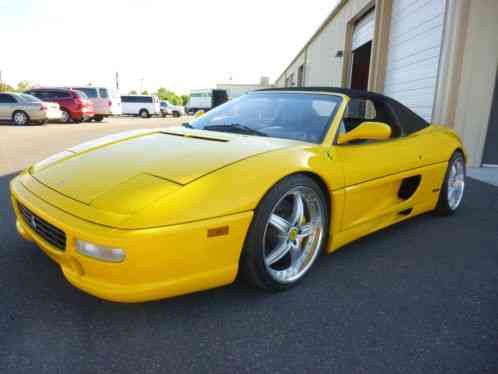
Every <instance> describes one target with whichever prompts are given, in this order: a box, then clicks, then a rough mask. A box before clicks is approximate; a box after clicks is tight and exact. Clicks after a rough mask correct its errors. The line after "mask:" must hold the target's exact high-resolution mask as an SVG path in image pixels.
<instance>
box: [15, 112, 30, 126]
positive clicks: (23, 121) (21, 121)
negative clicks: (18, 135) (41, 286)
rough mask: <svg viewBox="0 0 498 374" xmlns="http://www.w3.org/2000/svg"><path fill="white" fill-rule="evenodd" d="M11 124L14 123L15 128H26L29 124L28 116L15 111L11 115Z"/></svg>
mask: <svg viewBox="0 0 498 374" xmlns="http://www.w3.org/2000/svg"><path fill="white" fill-rule="evenodd" d="M12 122H14V125H16V126H26V125H27V124H28V123H29V116H28V114H27V113H26V112H23V111H22V110H18V111H15V112H14V113H13V114H12Z"/></svg>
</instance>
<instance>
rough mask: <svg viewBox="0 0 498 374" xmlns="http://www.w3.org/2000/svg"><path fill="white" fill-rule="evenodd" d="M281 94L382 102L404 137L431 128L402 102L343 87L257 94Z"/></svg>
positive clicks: (301, 88)
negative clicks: (309, 93)
mask: <svg viewBox="0 0 498 374" xmlns="http://www.w3.org/2000/svg"><path fill="white" fill-rule="evenodd" d="M272 91H273V92H279V91H290V92H292V91H295V92H316V93H320V92H327V93H337V94H342V95H346V96H349V97H350V98H351V99H368V100H372V101H373V102H374V103H375V102H380V103H383V104H385V105H386V106H388V107H389V109H391V112H392V114H393V115H394V119H395V121H396V122H398V126H399V127H400V128H401V129H403V133H404V135H408V134H411V133H414V132H416V131H420V130H422V129H424V128H426V127H427V126H430V123H428V122H427V121H426V120H424V119H423V118H422V117H420V116H419V115H418V114H416V113H414V112H413V111H412V110H410V109H408V108H407V107H406V106H404V105H403V104H401V103H400V102H398V101H396V100H394V99H392V98H390V97H387V96H384V95H382V94H379V93H376V92H370V91H362V90H353V89H349V88H341V87H287V88H266V89H263V90H258V91H256V92H272Z"/></svg>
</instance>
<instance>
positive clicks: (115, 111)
mask: <svg viewBox="0 0 498 374" xmlns="http://www.w3.org/2000/svg"><path fill="white" fill-rule="evenodd" d="M68 88H72V89H73V90H77V91H81V92H84V93H85V95H86V96H88V100H90V101H91V102H92V104H93V109H94V111H95V116H94V117H93V118H92V119H93V120H94V121H96V122H101V121H102V120H103V119H104V118H107V117H110V116H118V115H121V114H122V109H121V97H120V96H119V94H118V93H116V92H115V91H114V90H110V89H107V88H105V87H88V86H87V87H84V86H72V87H68Z"/></svg>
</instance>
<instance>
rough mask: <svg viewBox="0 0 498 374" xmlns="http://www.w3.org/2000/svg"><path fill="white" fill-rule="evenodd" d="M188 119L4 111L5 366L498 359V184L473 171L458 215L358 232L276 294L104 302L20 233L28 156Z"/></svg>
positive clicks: (0, 136) (384, 365)
mask: <svg viewBox="0 0 498 374" xmlns="http://www.w3.org/2000/svg"><path fill="white" fill-rule="evenodd" d="M184 120H185V119H180V120H177V119H149V120H142V119H116V120H112V121H111V122H109V123H105V124H104V123H102V124H81V125H75V126H72V125H48V126H46V127H36V128H35V127H34V128H17V127H13V126H2V125H0V293H1V294H0V372H2V373H16V372H20V373H25V372H34V373H66V372H70V373H72V374H76V373H101V372H102V373H109V372H116V373H128V372H129V373H152V372H161V373H175V372H178V373H183V372H202V373H207V372H231V373H234V372H253V371H258V372H282V373H298V372H329V373H424V374H427V373H498V188H497V187H494V186H491V185H489V184H485V183H482V182H478V181H476V180H472V179H468V181H467V183H468V184H467V191H466V196H465V200H464V203H463V205H462V207H461V209H460V210H459V212H458V213H457V214H456V215H455V216H452V217H448V218H440V217H433V216H432V215H430V214H427V215H423V216H420V217H417V218H415V219H413V220H411V221H407V222H404V223H401V224H399V225H397V226H395V227H392V228H388V229H386V230H383V231H381V232H378V233H376V234H373V235H371V236H369V237H367V238H363V239H361V240H358V241H357V242H355V243H353V244H350V245H348V246H346V247H345V248H343V249H342V250H340V251H338V252H336V253H334V254H332V255H330V256H326V257H323V258H322V259H321V261H319V263H318V264H317V266H316V267H315V268H314V269H313V271H312V273H311V274H310V275H309V276H308V277H307V278H306V279H305V280H304V282H303V283H301V284H300V285H299V286H298V287H297V288H294V289H291V290H289V291H287V292H284V293H278V294H268V293H264V292H261V291H259V290H254V289H252V288H250V287H248V286H246V285H245V284H243V283H242V282H236V283H235V284H233V285H230V286H227V287H223V288H219V289H215V290H210V291H206V292H201V293H197V294H192V295H187V296H182V297H177V298H173V299H167V300H162V301H157V302H150V303H144V304H129V305H128V304H116V303H110V302H105V301H101V300H98V299H96V298H94V297H92V296H89V295H86V294H84V293H82V292H81V291H79V290H77V289H76V288H74V287H72V286H71V285H69V284H68V283H67V282H66V281H65V280H64V278H63V276H62V274H61V272H60V271H59V269H58V268H57V267H56V265H55V264H54V263H52V262H51V261H50V260H49V259H48V257H46V256H45V255H44V254H42V253H41V251H39V250H38V249H37V248H36V247H35V246H34V245H33V244H32V243H28V242H25V241H23V240H21V239H20V238H19V237H18V235H17V234H16V232H15V221H14V215H13V212H12V210H11V207H10V200H9V199H10V197H9V193H8V183H9V180H10V179H11V178H12V177H13V176H14V175H15V173H16V172H17V171H18V170H20V169H21V168H23V167H25V166H27V165H29V164H30V163H32V162H33V161H35V160H38V159H41V158H43V157H46V156H48V155H50V154H52V153H55V152H58V151H61V150H63V149H65V148H67V147H69V146H71V145H74V144H77V143H80V142H82V141H86V140H89V139H92V138H95V137H98V136H102V135H105V134H108V133H112V132H118V131H120V130H126V129H131V128H139V127H157V126H169V125H174V124H177V123H181V122H183V121H184Z"/></svg>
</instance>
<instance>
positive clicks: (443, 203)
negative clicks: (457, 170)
mask: <svg viewBox="0 0 498 374" xmlns="http://www.w3.org/2000/svg"><path fill="white" fill-rule="evenodd" d="M460 161H463V172H464V176H466V170H465V157H464V156H463V153H462V152H461V151H455V152H454V153H453V155H452V156H451V158H450V160H449V161H448V168H447V169H446V175H445V177H444V183H443V186H442V187H441V191H440V192H439V200H438V203H437V205H436V209H435V210H434V213H435V214H436V215H438V216H451V215H453V214H454V213H455V212H456V211H457V210H458V208H459V206H460V205H461V203H458V205H457V206H456V207H455V208H452V207H451V206H450V202H449V196H448V185H449V178H450V170H451V168H452V166H453V165H454V164H455V163H457V162H460ZM462 193H463V192H462ZM462 199H463V196H462Z"/></svg>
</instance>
